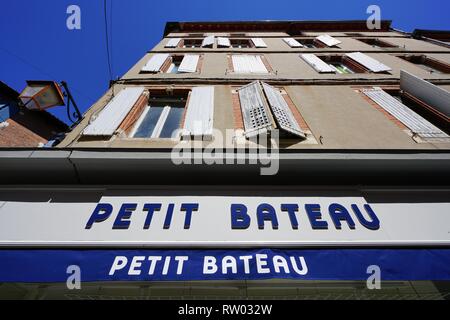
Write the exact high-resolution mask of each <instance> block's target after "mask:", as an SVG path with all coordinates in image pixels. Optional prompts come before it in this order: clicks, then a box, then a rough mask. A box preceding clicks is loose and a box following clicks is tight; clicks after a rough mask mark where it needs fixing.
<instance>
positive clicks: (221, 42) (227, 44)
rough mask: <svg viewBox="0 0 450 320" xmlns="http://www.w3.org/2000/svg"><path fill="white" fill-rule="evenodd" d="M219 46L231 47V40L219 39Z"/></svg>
mask: <svg viewBox="0 0 450 320" xmlns="http://www.w3.org/2000/svg"><path fill="white" fill-rule="evenodd" d="M217 45H218V46H220V47H227V48H228V47H231V43H230V39H228V38H223V37H218V38H217Z"/></svg>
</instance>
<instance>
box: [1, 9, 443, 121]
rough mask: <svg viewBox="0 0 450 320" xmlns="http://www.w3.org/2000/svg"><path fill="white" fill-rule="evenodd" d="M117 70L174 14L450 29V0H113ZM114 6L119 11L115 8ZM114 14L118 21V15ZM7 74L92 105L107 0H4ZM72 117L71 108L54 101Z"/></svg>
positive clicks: (103, 80)
mask: <svg viewBox="0 0 450 320" xmlns="http://www.w3.org/2000/svg"><path fill="white" fill-rule="evenodd" d="M71 4H76V5H78V6H80V8H81V30H73V31H71V30H68V29H67V28H66V19H67V17H68V15H67V14H66V9H67V7H68V6H69V5H71ZM107 4H108V22H109V23H110V27H111V28H110V34H111V40H110V47H111V52H112V69H113V76H114V77H120V76H121V75H123V74H124V73H125V72H126V71H127V70H128V69H129V68H130V67H131V66H132V65H134V63H136V61H137V60H138V59H140V58H141V57H142V56H143V55H144V53H145V52H146V51H147V50H149V49H151V48H152V47H153V46H154V45H155V44H156V43H157V42H158V41H160V39H161V36H162V33H163V30H164V25H165V23H166V22H167V21H195V20H213V21H214V20H315V19H317V20H340V19H366V18H367V16H368V15H367V14H366V8H367V7H368V6H369V5H371V4H376V5H379V6H380V8H381V15H382V19H390V20H393V27H395V28H398V29H401V30H405V31H412V30H413V29H415V28H421V29H447V30H450V1H448V0H426V1H422V0H416V1H414V0H410V1H406V0H395V1H394V0H390V1H385V0H383V1H380V0H371V1H365V0H342V1H336V0H334V1H324V0H322V1H302V0H247V1H246V0H221V1H215V0H191V1H189V0H182V1H181V0H166V1H161V0H107ZM111 6H112V15H111ZM111 18H112V24H111V21H110V19H111ZM0 30H1V34H2V41H1V42H0V61H1V62H0V80H2V81H4V82H6V83H7V84H8V85H10V86H11V87H13V88H14V89H16V90H17V91H21V90H22V88H23V87H24V85H25V80H27V79H42V80H47V79H51V80H57V81H61V80H65V81H67V82H68V84H69V87H70V89H71V90H72V93H73V95H74V97H75V99H76V101H77V103H78V105H79V107H80V109H81V111H82V112H83V111H85V110H86V109H87V108H89V107H90V105H91V104H93V103H94V102H95V101H96V100H97V99H99V98H100V96H101V95H102V94H103V93H104V92H105V91H106V90H107V88H108V82H109V71H108V65H107V60H106V40H105V27H104V16H103V0H70V1H66V0H14V1H12V0H1V4H0ZM52 113H54V114H55V115H56V116H58V117H59V118H61V119H63V120H65V121H67V118H66V116H65V108H63V107H58V108H54V109H52Z"/></svg>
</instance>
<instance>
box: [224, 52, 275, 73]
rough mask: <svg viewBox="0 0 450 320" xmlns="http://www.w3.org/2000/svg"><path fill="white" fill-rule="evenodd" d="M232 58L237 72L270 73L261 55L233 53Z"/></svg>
mask: <svg viewBox="0 0 450 320" xmlns="http://www.w3.org/2000/svg"><path fill="white" fill-rule="evenodd" d="M231 60H232V62H233V69H234V72H236V73H268V71H267V68H266V66H265V65H264V62H263V61H262V59H261V57H260V56H255V55H233V56H231Z"/></svg>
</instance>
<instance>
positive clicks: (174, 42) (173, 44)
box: [165, 38, 181, 48]
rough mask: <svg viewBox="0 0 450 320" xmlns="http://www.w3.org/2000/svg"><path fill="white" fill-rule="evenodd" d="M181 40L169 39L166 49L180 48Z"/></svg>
mask: <svg viewBox="0 0 450 320" xmlns="http://www.w3.org/2000/svg"><path fill="white" fill-rule="evenodd" d="M180 41H181V38H173V39H169V41H167V43H166V45H165V48H176V47H178V44H179V43H180Z"/></svg>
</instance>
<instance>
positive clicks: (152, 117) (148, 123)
mask: <svg viewBox="0 0 450 320" xmlns="http://www.w3.org/2000/svg"><path fill="white" fill-rule="evenodd" d="M163 108H164V107H162V106H152V107H150V110H148V112H147V114H146V115H145V117H144V119H143V120H142V122H141V124H140V125H139V128H138V129H137V130H136V133H135V134H134V136H133V137H135V138H150V137H151V135H152V132H153V129H155V126H156V123H157V122H158V119H159V117H160V115H161V112H162V110H163Z"/></svg>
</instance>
